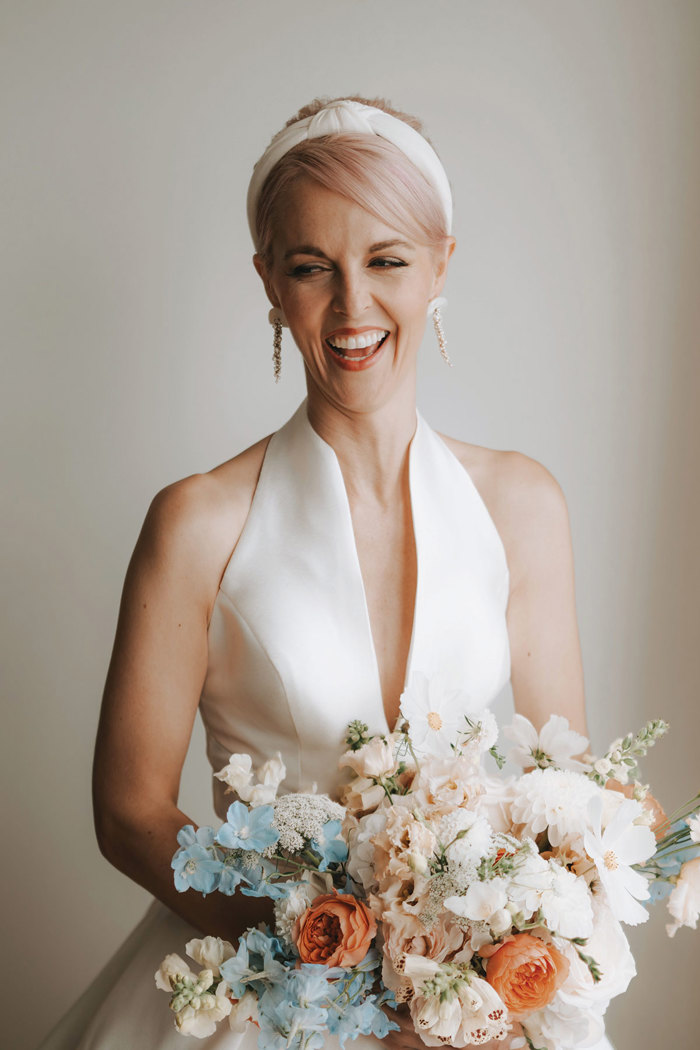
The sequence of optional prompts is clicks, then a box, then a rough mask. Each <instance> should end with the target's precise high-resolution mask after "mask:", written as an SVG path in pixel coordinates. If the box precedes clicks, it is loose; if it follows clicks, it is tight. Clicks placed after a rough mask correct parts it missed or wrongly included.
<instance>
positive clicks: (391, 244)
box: [369, 240, 415, 252]
mask: <svg viewBox="0 0 700 1050" xmlns="http://www.w3.org/2000/svg"><path fill="white" fill-rule="evenodd" d="M387 248H411V249H413V248H415V245H414V244H411V242H410V241H400V240H392V241H379V243H378V244H373V245H372V246H371V247H370V249H369V250H370V251H371V252H383V251H385V250H386V249H387Z"/></svg>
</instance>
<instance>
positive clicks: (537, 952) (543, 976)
mask: <svg viewBox="0 0 700 1050" xmlns="http://www.w3.org/2000/svg"><path fill="white" fill-rule="evenodd" d="M568 972H569V960H568V959H566V958H565V957H564V956H563V955H562V954H561V952H559V951H557V949H556V948H555V947H554V946H553V945H551V944H545V942H544V941H541V940H540V939H539V937H533V936H532V935H531V934H529V933H516V934H515V935H514V936H513V937H512V938H511V939H510V940H508V941H506V942H505V943H504V944H502V945H501V947H500V948H498V950H497V951H496V952H494V954H493V955H492V956H491V957H490V959H489V961H488V966H487V970H486V980H487V981H488V982H489V984H490V985H491V986H492V987H493V988H494V989H495V990H496V991H497V992H498V994H499V995H500V997H501V999H502V1000H503V1002H504V1004H505V1006H506V1007H507V1009H508V1012H509V1014H510V1016H511V1018H513V1019H516V1020H517V1019H518V1018H522V1017H527V1015H528V1014H530V1013H532V1011H533V1010H541V1009H542V1007H543V1006H546V1005H547V1003H551V1001H552V999H553V998H554V996H555V995H556V993H557V989H558V988H559V987H560V986H561V985H562V984H563V983H564V981H565V980H566V977H567V974H568Z"/></svg>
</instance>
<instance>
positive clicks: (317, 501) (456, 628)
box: [42, 402, 609, 1050]
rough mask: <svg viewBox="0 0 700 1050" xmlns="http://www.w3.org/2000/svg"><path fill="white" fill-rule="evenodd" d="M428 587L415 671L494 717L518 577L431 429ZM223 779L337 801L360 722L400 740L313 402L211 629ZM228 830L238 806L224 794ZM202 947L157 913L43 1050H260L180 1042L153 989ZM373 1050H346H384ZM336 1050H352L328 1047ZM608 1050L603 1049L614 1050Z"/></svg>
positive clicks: (422, 475) (362, 1047)
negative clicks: (254, 771) (258, 775)
mask: <svg viewBox="0 0 700 1050" xmlns="http://www.w3.org/2000/svg"><path fill="white" fill-rule="evenodd" d="M409 458H410V491H411V505H412V511H413V527H414V533H415V539H416V551H417V565H418V583H417V591H416V599H415V608H414V623H413V635H412V640H411V648H410V654H409V659H408V667H407V669H406V678H407V679H408V676H409V675H410V673H411V672H412V671H420V672H422V673H423V674H426V675H429V676H430V675H433V674H436V673H441V674H442V675H443V676H445V679H446V681H447V683H448V684H449V683H454V685H455V686H456V685H460V686H461V687H462V688H464V689H466V690H467V691H468V693H469V694H470V698H471V699H470V705H469V706H470V709H471V710H478V709H479V708H481V707H483V706H484V705H486V704H488V703H489V702H490V701H491V700H492V699H493V698H494V697H495V696H496V694H497V693H498V692H499V691H500V690H501V688H502V687H503V686H504V685H505V683H506V682H507V681H508V678H509V675H510V651H509V646H508V634H507V628H506V620H505V612H506V605H507V601H508V591H509V576H508V566H507V563H506V557H505V551H504V547H503V544H502V542H501V539H500V537H499V535H498V532H497V531H496V528H495V525H494V523H493V521H492V519H491V517H490V515H489V513H488V511H487V509H486V506H485V504H484V502H483V501H482V499H481V497H480V496H479V493H478V492H477V489H476V488H475V486H474V484H473V482H472V481H471V478H470V477H469V474H468V473H467V472H466V470H465V469H464V468H463V467H462V466H461V464H460V463H459V462H458V460H457V459H456V458H455V457H454V456H453V454H452V453H451V452H450V451H449V449H448V448H447V446H446V445H445V443H444V442H443V441H442V439H441V438H439V437H438V436H437V434H436V433H435V432H434V431H433V430H431V428H430V427H429V426H428V424H427V423H426V422H425V421H424V420H423V418H422V417H421V416H418V417H417V426H416V432H415V435H414V437H413V440H412V442H411V447H410V454H409ZM201 712H202V717H203V720H204V724H205V726H206V731H207V749H208V755H209V758H210V760H211V763H212V767H213V769H214V770H218V769H220V768H221V767H222V766H223V765H224V764H225V763H226V761H227V760H228V757H229V755H230V754H231V753H232V752H236V751H244V752H249V753H250V754H251V755H252V757H253V762H254V764H257V763H260V762H263V761H264V760H265V759H267V758H268V757H270V755H272V754H273V753H274V752H275V751H280V752H281V753H282V756H283V758H284V761H285V763H286V766H287V779H286V781H285V784H284V788H285V789H286V790H299V789H308V788H310V787H311V786H312V785H313V784H314V783H315V784H316V785H317V787H318V789H319V790H320V791H327V792H329V793H330V794H331V795H336V794H337V791H338V787H339V785H340V781H341V778H340V774H339V771H338V757H339V755H340V753H341V752H342V751H343V750H344V747H343V739H344V736H345V728H346V725H347V722H348V721H349V720H350V719H352V718H361V719H362V720H363V721H365V722H367V724H368V725H369V727H370V729H371V730H372V731H373V732H386V731H387V729H388V727H387V722H386V717H385V714H384V708H383V704H382V697H381V689H380V682H379V673H378V667H377V659H376V654H375V650H374V645H373V640H372V634H371V630H370V622H369V615H368V611H367V601H366V597H365V591H364V586H363V581H362V575H361V572H360V565H359V561H358V556H357V549H356V546H355V539H354V534H353V528H352V519H351V516H350V507H349V504H348V499H347V494H346V490H345V484H344V481H343V476H342V473H341V470H340V466H339V464H338V460H337V458H336V455H335V452H334V451H333V449H332V448H331V446H330V445H328V444H327V443H326V442H325V441H324V440H323V439H322V438H321V437H320V436H319V435H318V434H317V433H316V432H315V431H314V430H313V428H312V427H311V425H310V423H309V420H308V416H307V411H306V402H304V403H302V405H301V406H300V407H299V409H298V410H297V411H296V413H295V414H294V416H293V417H292V418H291V419H290V420H289V422H288V423H287V424H286V425H285V426H283V427H282V428H281V430H279V431H278V432H277V433H276V434H274V435H273V437H272V438H271V440H270V442H269V445H268V447H267V451H266V454H265V459H264V462H263V466H262V471H261V474H260V478H259V481H258V485H257V488H256V491H255V496H254V499H253V503H252V506H251V510H250V514H249V516H248V520H247V522H246V525H245V528H244V530H243V534H242V535H241V537H240V539H239V541H238V544H237V546H236V548H235V550H234V552H233V555H232V556H231V559H230V561H229V564H228V566H227V568H226V571H225V573H224V576H223V579H222V582H221V587H220V590H219V593H218V595H217V598H216V602H215V606H214V610H213V614H212V618H211V622H210V625H209V664H208V671H207V676H206V680H205V683H204V687H203V691H202V697H201ZM214 798H215V807H216V811H217V813H218V814H219V816H220V817H222V818H223V816H224V815H225V811H226V808H227V805H228V803H229V801H230V796H229V797H226V796H224V794H223V787H222V785H221V784H220V782H219V781H217V780H215V781H214ZM194 936H199V934H197V932H196V931H195V930H194V929H193V928H192V927H191V926H189V925H188V924H187V923H185V922H183V921H182V920H181V919H180V918H179V917H177V916H176V915H174V914H173V913H172V912H171V911H169V909H167V908H165V907H164V906H163V905H162V904H160V903H159V902H157V901H154V902H153V904H152V905H151V907H150V908H149V910H148V912H147V913H146V915H145V917H144V919H143V920H142V921H141V923H140V924H139V926H137V928H136V929H135V930H134V931H133V932H132V934H131V936H130V937H129V938H128V940H127V941H126V942H125V944H124V945H123V946H122V948H121V949H120V951H119V952H118V953H117V955H116V956H115V957H114V958H113V959H112V960H111V961H110V963H108V965H107V967H106V969H105V971H103V973H102V974H101V975H100V976H99V977H98V978H97V980H96V981H95V982H94V983H93V984H92V985H91V986H90V988H88V990H87V992H86V993H85V994H84V995H83V997H82V998H81V999H80V1000H78V1002H77V1003H76V1004H75V1006H74V1007H73V1009H72V1010H71V1011H69V1013H68V1014H67V1015H66V1017H65V1018H64V1019H63V1021H62V1022H61V1023H60V1024H59V1025H58V1027H57V1028H56V1029H55V1030H54V1032H53V1033H52V1035H51V1036H50V1037H49V1038H48V1040H47V1041H46V1042H45V1043H44V1044H42V1050H127V1048H128V1050H185V1048H186V1047H188V1046H190V1047H192V1048H193V1050H194V1048H195V1047H201V1048H202V1050H256V1048H257V1029H255V1028H253V1027H250V1028H249V1030H248V1031H247V1032H246V1033H245V1034H244V1035H237V1034H233V1033H231V1032H230V1031H229V1030H228V1029H227V1028H226V1027H224V1026H222V1027H221V1029H220V1031H219V1032H218V1033H217V1034H216V1035H215V1036H212V1037H211V1038H209V1039H206V1040H201V1041H200V1040H193V1039H185V1038H183V1037H182V1036H180V1035H178V1034H177V1033H176V1031H175V1029H174V1027H173V1023H172V1015H171V1013H170V1011H169V1009H168V1004H167V996H166V995H165V994H164V993H163V992H160V991H157V990H156V988H155V985H154V982H153V975H154V973H155V971H156V969H157V968H158V966H159V964H160V962H161V960H162V959H163V957H164V956H165V955H167V954H168V953H169V952H178V953H180V954H182V953H183V952H184V945H185V943H186V941H187V940H189V939H190V938H191V937H194ZM378 1045H379V1044H378V1041H377V1040H375V1039H367V1038H359V1039H357V1040H356V1041H354V1042H351V1043H348V1047H352V1048H353V1050H378ZM326 1046H327V1047H328V1048H329V1050H338V1043H337V1040H336V1039H335V1038H331V1037H330V1036H329V1037H328V1038H327V1040H326ZM608 1046H609V1044H608V1043H607V1042H604V1043H601V1044H600V1047H599V1048H598V1050H604V1048H606V1047H608Z"/></svg>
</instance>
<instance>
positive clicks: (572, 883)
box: [540, 860, 593, 937]
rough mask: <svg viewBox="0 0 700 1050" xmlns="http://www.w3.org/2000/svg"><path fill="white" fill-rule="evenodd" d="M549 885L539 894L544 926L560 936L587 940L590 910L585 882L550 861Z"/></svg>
mask: <svg viewBox="0 0 700 1050" xmlns="http://www.w3.org/2000/svg"><path fill="white" fill-rule="evenodd" d="M549 868H550V871H551V873H552V882H551V884H550V886H549V887H548V889H546V890H545V891H544V893H543V894H542V900H541V903H540V908H541V909H542V914H543V916H544V921H545V923H546V925H547V926H548V927H549V929H550V930H552V931H553V932H554V933H558V934H560V935H561V936H562V937H590V935H591V934H592V933H593V907H592V905H591V895H590V892H589V889H588V886H587V885H586V880H585V879H584V878H582V877H581V876H580V875H574V873H573V872H572V871H567V869H566V868H564V867H562V866H561V864H557V862H556V861H554V860H550V862H549Z"/></svg>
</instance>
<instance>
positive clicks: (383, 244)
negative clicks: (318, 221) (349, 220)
mask: <svg viewBox="0 0 700 1050" xmlns="http://www.w3.org/2000/svg"><path fill="white" fill-rule="evenodd" d="M387 248H408V249H410V250H413V249H414V248H415V245H414V244H411V242H410V241H401V240H398V239H397V240H389V241H378V242H377V244H371V245H370V246H369V248H368V249H367V251H368V253H371V252H383V251H386V249H387ZM292 255H315V256H317V257H318V258H320V259H327V258H328V256H327V255H326V253H325V252H324V251H322V250H321V249H320V248H317V247H316V246H315V245H314V244H300V245H299V246H298V247H296V248H290V249H289V251H287V252H285V253H284V258H285V259H289V258H291V256H292Z"/></svg>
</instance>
